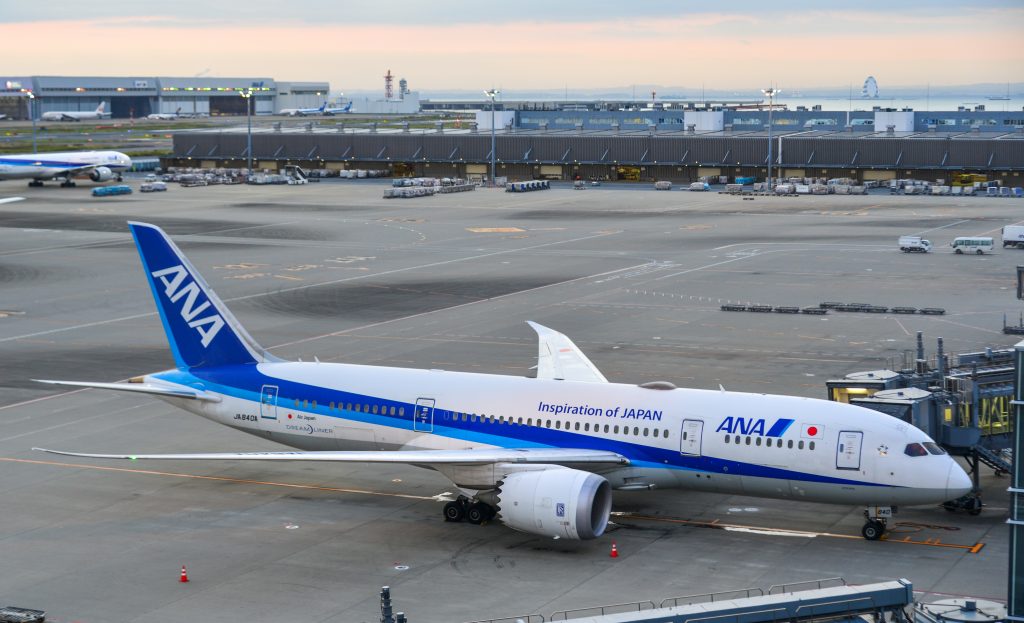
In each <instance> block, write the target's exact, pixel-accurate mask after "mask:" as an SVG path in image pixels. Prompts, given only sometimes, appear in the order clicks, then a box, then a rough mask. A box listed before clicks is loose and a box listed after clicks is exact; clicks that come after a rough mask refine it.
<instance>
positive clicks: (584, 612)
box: [548, 600, 656, 621]
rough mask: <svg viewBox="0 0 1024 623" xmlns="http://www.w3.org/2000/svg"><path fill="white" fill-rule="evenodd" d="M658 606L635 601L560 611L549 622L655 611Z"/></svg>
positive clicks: (651, 602) (552, 615)
mask: <svg viewBox="0 0 1024 623" xmlns="http://www.w3.org/2000/svg"><path fill="white" fill-rule="evenodd" d="M655 608H656V606H655V605H654V602H653V601H650V600H647V601H635V602H630V603H624V604H609V605H607V606H594V607H592V608H577V609H575V610H559V611H558V612H553V613H551V618H549V619H548V620H549V621H567V620H569V619H577V618H580V617H584V616H598V615H605V614H619V613H622V612H640V611H642V610H654V609H655Z"/></svg>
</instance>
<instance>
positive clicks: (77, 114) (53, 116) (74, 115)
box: [40, 102, 110, 121]
mask: <svg viewBox="0 0 1024 623" xmlns="http://www.w3.org/2000/svg"><path fill="white" fill-rule="evenodd" d="M106 104H107V103H106V102H100V105H99V106H97V107H96V110H92V111H84V112H81V111H75V110H51V111H49V112H44V113H43V116H42V117H40V119H42V120H43V121H85V120H88V119H103V118H104V117H109V116H110V113H108V112H103V108H104V107H105V106H106Z"/></svg>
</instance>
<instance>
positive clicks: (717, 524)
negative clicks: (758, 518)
mask: <svg viewBox="0 0 1024 623" xmlns="http://www.w3.org/2000/svg"><path fill="white" fill-rule="evenodd" d="M612 517H613V518H616V517H620V518H623V519H640V520H645V521H661V522H665V523H677V524H685V525H688V526H697V527H701V528H715V529H718V530H729V531H732V532H747V533H750V534H765V535H770V536H792V537H803V538H814V537H819V536H823V537H831V538H834V539H853V540H863V537H860V536H854V535H852V534H835V533H832V532H814V531H810V530H787V529H785V528H765V527H759V526H744V525H740V524H727V523H721V521H720V520H718V519H715V520H713V521H697V520H693V519H680V518H677V517H657V516H654V515H637V514H634V513H612ZM898 525H899V524H897V526H898ZM881 541H884V542H886V543H904V544H907V545H930V546H932V547H945V548H948V549H959V550H965V551H966V552H967V553H970V554H977V553H978V552H980V551H981V549H982V548H983V547H985V544H984V543H974V544H972V545H960V544H957V543H943V542H942V541H941V540H940V539H938V538H929V539H925V540H923V541H921V540H914V539H911V538H910V537H909V536H907V537H903V538H896V535H895V534H889V535H883V536H882V538H881Z"/></svg>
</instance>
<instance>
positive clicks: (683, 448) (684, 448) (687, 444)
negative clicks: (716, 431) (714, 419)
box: [679, 420, 704, 456]
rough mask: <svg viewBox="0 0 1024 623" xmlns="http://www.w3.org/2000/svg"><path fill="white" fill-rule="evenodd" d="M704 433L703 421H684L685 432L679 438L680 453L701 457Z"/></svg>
mask: <svg viewBox="0 0 1024 623" xmlns="http://www.w3.org/2000/svg"><path fill="white" fill-rule="evenodd" d="M703 432H704V422H703V421H702V420H683V432H682V434H681V435H680V436H679V453H680V454H685V455H687V456H700V446H701V437H702V435H703Z"/></svg>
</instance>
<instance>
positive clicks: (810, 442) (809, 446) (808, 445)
mask: <svg viewBox="0 0 1024 623" xmlns="http://www.w3.org/2000/svg"><path fill="white" fill-rule="evenodd" d="M807 448H808V449H810V450H813V449H814V442H813V441H808V442H807Z"/></svg>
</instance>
